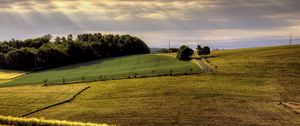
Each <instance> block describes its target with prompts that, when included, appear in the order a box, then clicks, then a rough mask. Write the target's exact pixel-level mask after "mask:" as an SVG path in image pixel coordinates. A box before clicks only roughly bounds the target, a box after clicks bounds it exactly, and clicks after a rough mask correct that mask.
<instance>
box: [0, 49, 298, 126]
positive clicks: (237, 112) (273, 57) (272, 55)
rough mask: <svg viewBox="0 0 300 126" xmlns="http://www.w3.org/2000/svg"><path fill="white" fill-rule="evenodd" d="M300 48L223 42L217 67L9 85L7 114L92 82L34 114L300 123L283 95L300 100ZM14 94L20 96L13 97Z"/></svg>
mask: <svg viewBox="0 0 300 126" xmlns="http://www.w3.org/2000/svg"><path fill="white" fill-rule="evenodd" d="M299 53H300V45H293V46H278V47H264V48H250V49H235V50H220V51H214V52H213V55H219V56H218V57H214V58H209V59H207V62H208V63H210V65H212V66H217V67H216V68H215V71H214V72H213V73H203V74H196V75H183V76H159V77H149V78H132V79H121V80H108V81H97V82H88V83H79V84H70V85H55V86H47V87H41V86H37V85H28V86H18V87H4V88H0V89H1V90H0V96H1V99H0V101H1V107H2V111H1V112H0V114H1V115H2V114H5V115H14V113H16V112H15V111H16V110H18V111H23V109H24V108H23V106H25V105H29V104H30V103H29V102H27V101H30V100H31V99H35V98H36V99H37V98H38V97H43V98H48V97H44V95H49V94H51V96H52V95H55V96H54V97H58V96H60V95H61V94H60V93H56V92H57V91H59V89H60V88H63V87H64V88H66V90H67V92H69V91H70V89H73V88H76V87H78V88H76V91H77V89H80V88H82V87H84V86H91V87H90V88H89V89H87V90H85V91H84V92H82V93H81V94H80V95H78V96H77V97H76V98H75V99H74V100H73V101H72V102H67V103H64V104H61V105H57V106H54V107H51V108H48V109H45V110H42V111H39V112H36V113H33V114H31V115H28V116H27V117H39V118H40V117H44V118H45V119H56V120H69V121H81V122H92V123H107V124H116V125H222V126H232V125H288V126H297V125H300V116H299V115H298V114H296V113H295V112H294V111H292V110H290V109H288V108H286V107H284V106H283V105H281V104H279V102H298V103H299V102H300V96H299V92H300V90H299V89H300V85H299V82H300V81H299V77H300V76H299V75H300V73H299V70H300V55H299ZM169 58H172V57H169ZM28 75H30V74H28ZM23 88H24V89H23ZM25 88H27V90H26V91H27V93H20V94H30V96H29V95H28V97H26V95H25V96H24V97H21V96H20V95H19V96H12V94H13V92H18V91H23V90H25ZM41 88H45V90H41ZM15 90H17V91H15ZM61 90H62V89H61ZM76 91H75V92H76ZM9 92H11V94H10V95H9V94H7V93H9ZM37 92H39V93H37ZM42 92H47V93H45V94H42V95H41V93H42ZM73 93H74V92H72V93H71V92H69V93H67V94H73ZM62 94H65V93H62ZM65 96H66V95H65ZM66 97H67V96H66ZM25 98H27V99H25ZM64 98H65V97H64ZM64 98H58V99H56V100H54V101H59V100H60V99H64ZM6 99H11V100H6ZM15 100H20V101H19V102H18V103H17V104H10V103H13V102H14V101H15ZM39 100H40V99H39ZM23 102H24V103H23ZM19 104H20V105H19ZM46 104H50V103H46ZM12 106H13V107H12ZM3 110H5V111H3Z"/></svg>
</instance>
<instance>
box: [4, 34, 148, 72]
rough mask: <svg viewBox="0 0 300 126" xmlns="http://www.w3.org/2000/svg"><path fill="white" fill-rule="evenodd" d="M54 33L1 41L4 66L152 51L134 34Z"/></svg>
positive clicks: (39, 66)
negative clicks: (66, 34)
mask: <svg viewBox="0 0 300 126" xmlns="http://www.w3.org/2000/svg"><path fill="white" fill-rule="evenodd" d="M51 40H52V36H51V35H45V36H42V37H38V38H34V39H26V40H15V39H12V40H9V41H3V42H0V68H6V69H22V70H33V69H35V70H39V69H47V68H52V67H58V66H64V65H69V64H74V63H80V62H85V61H90V60H96V59H101V58H107V57H114V56H124V55H133V54H145V53H150V49H149V47H148V46H147V45H146V44H145V42H144V41H143V40H141V39H139V38H137V37H134V36H131V35H113V34H101V33H94V34H80V35H77V36H76V38H73V35H72V34H70V35H68V36H66V37H65V36H63V37H56V38H55V39H54V41H51Z"/></svg>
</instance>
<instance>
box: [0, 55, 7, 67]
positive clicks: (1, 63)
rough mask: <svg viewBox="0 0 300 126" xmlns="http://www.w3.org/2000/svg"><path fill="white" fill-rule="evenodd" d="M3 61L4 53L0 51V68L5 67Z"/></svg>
mask: <svg viewBox="0 0 300 126" xmlns="http://www.w3.org/2000/svg"><path fill="white" fill-rule="evenodd" d="M5 61H6V57H5V55H4V54H2V53H0V68H3V67H5V65H6V63H5Z"/></svg>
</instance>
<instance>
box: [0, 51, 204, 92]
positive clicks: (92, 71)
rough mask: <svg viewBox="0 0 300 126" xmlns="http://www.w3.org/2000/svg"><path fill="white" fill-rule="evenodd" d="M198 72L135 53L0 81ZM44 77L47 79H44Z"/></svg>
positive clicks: (23, 82)
mask: <svg viewBox="0 0 300 126" xmlns="http://www.w3.org/2000/svg"><path fill="white" fill-rule="evenodd" d="M170 71H172V72H171V73H172V74H186V73H187V74H189V73H199V72H200V68H199V67H198V66H197V65H195V64H193V63H191V62H189V61H178V60H177V59H176V58H174V57H169V56H163V55H134V56H125V57H115V58H108V59H103V60H97V61H92V62H87V63H81V64H76V65H71V66H67V67H60V68H55V69H50V70H46V71H41V72H36V73H31V74H27V75H24V76H22V77H19V78H16V79H14V80H12V81H9V82H6V83H3V84H0V87H1V86H15V85H26V84H42V83H44V82H47V83H48V84H58V83H69V82H75V81H93V80H107V79H118V78H128V77H135V76H136V77H141V76H158V75H165V74H167V75H169V74H170ZM45 80H46V81H45Z"/></svg>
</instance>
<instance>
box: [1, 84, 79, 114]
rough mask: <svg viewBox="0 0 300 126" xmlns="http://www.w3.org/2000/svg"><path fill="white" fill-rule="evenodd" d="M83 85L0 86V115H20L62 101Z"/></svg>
mask: <svg viewBox="0 0 300 126" xmlns="http://www.w3.org/2000/svg"><path fill="white" fill-rule="evenodd" d="M83 87H84V85H61V86H48V87H42V86H19V87H4V88H0V115H4V116H21V115H23V114H26V113H28V112H31V111H34V110H36V109H39V108H43V107H46V106H49V105H51V104H54V103H56V102H59V101H62V100H64V99H66V98H68V97H70V96H72V95H73V94H74V93H75V92H77V91H78V90H80V89H82V88H83Z"/></svg>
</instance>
